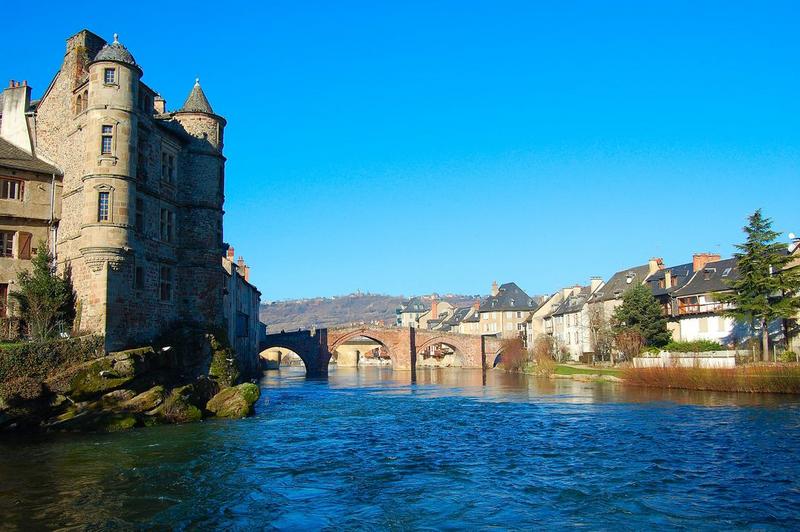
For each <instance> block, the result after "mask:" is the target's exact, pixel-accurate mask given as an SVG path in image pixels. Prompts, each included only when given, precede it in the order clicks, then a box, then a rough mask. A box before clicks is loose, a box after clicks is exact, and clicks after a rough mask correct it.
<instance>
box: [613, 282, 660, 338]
mask: <svg viewBox="0 0 800 532" xmlns="http://www.w3.org/2000/svg"><path fill="white" fill-rule="evenodd" d="M612 321H613V323H614V330H615V332H617V333H620V332H623V331H635V332H637V333H638V334H639V335H640V336H641V337H642V340H643V341H644V344H645V345H646V346H649V347H661V346H663V345H666V344H667V343H668V342H669V341H670V340H671V339H672V334H671V333H670V332H669V331H668V330H667V318H666V317H664V313H663V312H662V311H661V305H659V304H658V301H656V298H654V297H653V294H652V292H650V289H649V288H647V287H646V286H644V285H638V286H634V287H633V288H631V289H629V290H627V291H625V293H624V294H623V295H622V305H620V306H619V307H617V308H616V309H615V310H614V316H613V319H612Z"/></svg>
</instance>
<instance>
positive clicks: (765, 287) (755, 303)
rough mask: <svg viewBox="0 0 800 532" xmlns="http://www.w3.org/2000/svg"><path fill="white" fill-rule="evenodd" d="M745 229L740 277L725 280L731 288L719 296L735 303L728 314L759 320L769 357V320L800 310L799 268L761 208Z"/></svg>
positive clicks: (763, 352)
mask: <svg viewBox="0 0 800 532" xmlns="http://www.w3.org/2000/svg"><path fill="white" fill-rule="evenodd" d="M744 232H745V234H746V235H747V238H746V240H745V242H744V243H743V244H737V245H736V247H737V248H738V249H739V253H734V257H736V259H737V266H738V269H739V275H738V278H736V279H733V280H729V281H726V284H727V285H728V287H729V288H730V291H729V292H720V293H718V294H717V295H716V297H717V299H718V300H719V301H722V302H723V303H729V304H731V306H732V307H733V308H731V309H728V310H726V311H725V314H726V315H728V316H731V317H734V318H736V319H737V320H740V321H745V322H748V323H757V324H759V326H760V327H761V356H762V359H763V360H768V357H769V324H770V322H772V321H774V320H781V321H782V323H785V320H789V319H791V318H793V317H795V315H796V314H797V313H798V311H800V295H798V293H799V292H800V268H790V267H789V265H790V263H791V262H792V260H793V259H792V256H791V255H789V254H788V253H787V252H786V246H785V245H784V244H782V243H780V242H776V239H777V238H778V236H779V235H780V233H777V232H776V231H773V230H772V220H770V219H769V218H767V217H765V216H763V215H762V214H761V209H758V210H757V211H756V212H754V213H753V214H752V215H750V216H749V217H748V224H747V225H746V226H745V227H744ZM784 332H785V333H786V332H787V331H784Z"/></svg>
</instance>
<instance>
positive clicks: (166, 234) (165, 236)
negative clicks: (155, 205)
mask: <svg viewBox="0 0 800 532" xmlns="http://www.w3.org/2000/svg"><path fill="white" fill-rule="evenodd" d="M174 238H175V213H174V212H172V211H171V210H169V209H161V240H162V241H164V242H172V241H173V240H174Z"/></svg>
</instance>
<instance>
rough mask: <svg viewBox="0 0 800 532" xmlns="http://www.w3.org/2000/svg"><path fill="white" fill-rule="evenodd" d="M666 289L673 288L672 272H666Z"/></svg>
mask: <svg viewBox="0 0 800 532" xmlns="http://www.w3.org/2000/svg"><path fill="white" fill-rule="evenodd" d="M664 288H672V270H669V269H668V270H664Z"/></svg>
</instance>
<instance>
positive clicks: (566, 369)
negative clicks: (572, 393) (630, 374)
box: [555, 364, 622, 377]
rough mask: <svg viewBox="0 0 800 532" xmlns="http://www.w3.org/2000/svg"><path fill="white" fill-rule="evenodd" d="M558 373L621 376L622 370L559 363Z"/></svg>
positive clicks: (556, 371)
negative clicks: (578, 366) (579, 366)
mask: <svg viewBox="0 0 800 532" xmlns="http://www.w3.org/2000/svg"><path fill="white" fill-rule="evenodd" d="M555 374H556V375H612V376H614V377H619V376H620V375H621V374H622V370H619V369H601V368H576V367H573V366H565V365H563V364H558V365H557V366H556V370H555Z"/></svg>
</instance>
